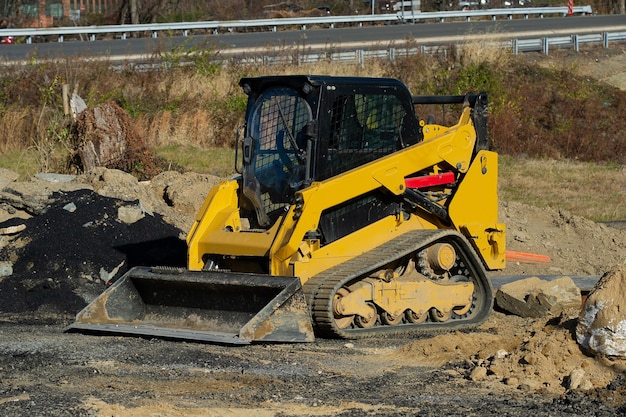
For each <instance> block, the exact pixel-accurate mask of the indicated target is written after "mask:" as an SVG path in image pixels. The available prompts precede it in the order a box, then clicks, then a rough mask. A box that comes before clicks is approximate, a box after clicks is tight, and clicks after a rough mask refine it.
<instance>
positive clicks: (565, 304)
mask: <svg viewBox="0 0 626 417" xmlns="http://www.w3.org/2000/svg"><path fill="white" fill-rule="evenodd" d="M581 303H582V298H581V292H580V289H579V288H578V287H577V286H576V284H575V283H574V281H573V280H572V279H571V278H570V277H566V276H564V277H559V278H556V279H554V280H543V279H540V278H538V277H531V278H526V279H523V280H519V281H514V282H511V283H508V284H504V285H502V286H500V288H498V290H497V291H496V304H497V305H498V307H500V308H501V309H503V310H506V311H508V312H509V313H512V314H515V315H518V316H520V317H544V316H547V315H554V316H556V315H559V314H560V313H561V312H562V311H564V310H566V309H569V308H580V305H581Z"/></svg>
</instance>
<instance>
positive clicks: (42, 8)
mask: <svg viewBox="0 0 626 417" xmlns="http://www.w3.org/2000/svg"><path fill="white" fill-rule="evenodd" d="M37 8H38V12H39V24H38V25H37V26H38V27H40V28H43V27H46V26H48V25H47V24H46V0H39V3H38V6H37Z"/></svg>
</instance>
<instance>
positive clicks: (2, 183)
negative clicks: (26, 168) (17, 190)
mask: <svg viewBox="0 0 626 417" xmlns="http://www.w3.org/2000/svg"><path fill="white" fill-rule="evenodd" d="M18 178H19V175H18V174H17V173H16V172H13V171H11V170H10V169H6V168H0V190H2V189H3V188H4V187H6V186H7V184H9V183H12V182H14V181H16V180H17V179H18Z"/></svg>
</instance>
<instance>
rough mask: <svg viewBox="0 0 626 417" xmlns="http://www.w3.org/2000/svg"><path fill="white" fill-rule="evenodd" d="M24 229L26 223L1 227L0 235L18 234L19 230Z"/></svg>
mask: <svg viewBox="0 0 626 417" xmlns="http://www.w3.org/2000/svg"><path fill="white" fill-rule="evenodd" d="M24 229H26V225H25V224H23V223H22V224H16V225H14V226H7V227H0V235H3V236H7V235H16V234H18V233H19V232H21V231H23V230H24Z"/></svg>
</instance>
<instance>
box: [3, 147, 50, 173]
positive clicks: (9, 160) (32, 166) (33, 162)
mask: <svg viewBox="0 0 626 417" xmlns="http://www.w3.org/2000/svg"><path fill="white" fill-rule="evenodd" d="M0 168H5V169H10V170H11V171H14V172H16V173H17V174H19V176H20V177H19V180H20V181H25V180H28V179H29V178H31V177H32V176H33V175H35V174H37V173H38V172H41V171H40V170H41V158H40V154H39V152H37V151H36V150H35V149H34V148H28V149H25V150H23V151H10V152H4V153H0Z"/></svg>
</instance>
